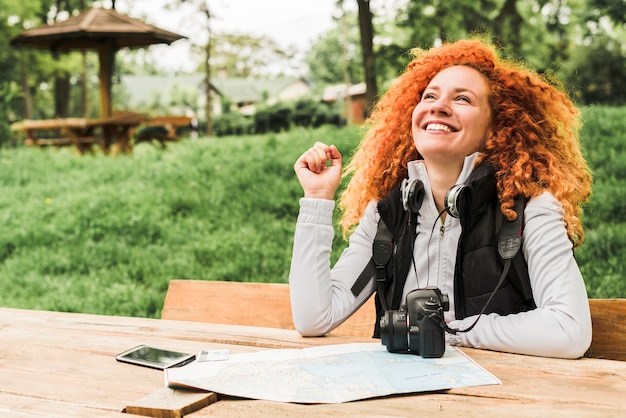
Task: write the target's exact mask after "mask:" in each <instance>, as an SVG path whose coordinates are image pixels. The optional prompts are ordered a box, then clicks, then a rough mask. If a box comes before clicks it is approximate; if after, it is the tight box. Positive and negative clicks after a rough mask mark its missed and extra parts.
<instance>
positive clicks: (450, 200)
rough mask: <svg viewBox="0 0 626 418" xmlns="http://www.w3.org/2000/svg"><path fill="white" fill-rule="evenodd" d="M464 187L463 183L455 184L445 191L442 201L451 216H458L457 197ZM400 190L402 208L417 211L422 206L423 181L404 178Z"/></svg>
mask: <svg viewBox="0 0 626 418" xmlns="http://www.w3.org/2000/svg"><path fill="white" fill-rule="evenodd" d="M465 187H467V186H466V185H464V184H455V185H454V186H452V187H451V188H450V189H449V190H448V191H447V192H446V197H445V198H444V202H443V203H444V207H445V211H446V212H448V214H449V215H450V216H452V217H453V218H458V217H459V197H460V196H461V191H462V190H463V189H465ZM400 191H401V195H402V207H404V210H406V211H407V212H408V211H410V212H412V213H417V212H418V211H419V210H420V208H421V207H422V200H423V199H424V183H422V181H421V180H419V179H414V180H409V179H404V180H402V184H401V185H400Z"/></svg>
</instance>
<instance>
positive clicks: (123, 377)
mask: <svg viewBox="0 0 626 418" xmlns="http://www.w3.org/2000/svg"><path fill="white" fill-rule="evenodd" d="M357 341H359V342H363V341H371V340H369V339H364V338H352V337H326V338H303V337H300V336H299V335H297V333H296V332H295V331H289V330H278V329H269V328H254V327H241V326H232V325H216V324H206V323H197V322H185V321H172V320H158V319H145V318H127V317H112V316H99V315H86V314H71V313H58V312H45V311H30V310H20V309H9V308H0V416H16V415H17V416H26V417H30V416H32V417H39V416H51V417H65V416H80V417H116V416H117V417H129V416H132V415H130V414H122V412H121V411H122V409H123V408H124V407H125V406H127V405H133V404H134V403H135V402H136V401H137V400H139V399H141V398H144V397H146V396H148V395H150V394H152V393H154V392H155V391H158V390H160V389H161V388H163V386H164V379H163V372H161V371H158V370H153V369H148V368H144V367H138V366H133V365H129V364H124V363H119V362H116V361H115V359H114V356H115V355H116V354H118V353H120V352H122V351H125V350H126V349H128V348H131V347H134V346H136V345H139V344H150V345H155V346H158V347H162V348H166V349H171V350H178V351H185V352H191V353H195V352H197V351H199V350H201V349H220V348H228V349H230V350H231V353H241V352H249V351H257V350H260V349H267V348H289V347H293V348H297V347H307V346H314V345H321V344H336V343H347V342H357ZM464 351H465V352H466V353H467V354H468V355H470V356H471V357H472V358H473V359H474V360H476V361H477V362H478V363H480V364H481V365H482V366H484V367H485V368H486V369H487V370H489V371H490V372H492V373H493V374H495V375H496V376H497V377H498V378H499V379H500V380H501V381H502V385H491V386H477V387H470V388H460V389H453V390H449V391H441V392H435V393H425V394H416V395H404V396H391V397H384V398H379V399H371V400H365V401H359V402H350V403H345V404H330V405H300V404H286V403H276V402H267V401H256V400H245V399H234V398H228V397H220V396H218V397H217V399H218V400H217V401H216V402H215V403H213V404H211V405H209V406H206V407H204V408H202V409H200V410H198V411H196V412H193V413H191V414H189V415H186V416H189V417H192V418H194V417H195V418H197V417H208V416H225V417H228V416H234V417H249V416H275V417H279V416H280V417H282V416H294V417H295V416H297V417H301V416H338V415H341V416H359V417H361V416H420V415H425V414H437V416H450V417H457V418H458V417H461V416H462V417H467V416H480V417H485V416H492V415H496V414H497V415H504V416H507V417H517V416H540V417H544V416H550V417H553V416H567V417H583V416H584V417H589V416H598V417H613V416H626V362H618V361H611V360H599V359H589V358H584V359H580V360H560V359H548V358H540V357H528V356H521V355H514V354H506V353H496V352H491V351H486V350H474V349H464ZM161 390H162V389H161Z"/></svg>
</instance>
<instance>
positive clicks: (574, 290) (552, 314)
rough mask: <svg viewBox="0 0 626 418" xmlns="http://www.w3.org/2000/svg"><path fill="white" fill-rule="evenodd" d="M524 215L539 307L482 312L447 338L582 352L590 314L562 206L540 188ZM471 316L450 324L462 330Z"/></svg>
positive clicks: (552, 353)
mask: <svg viewBox="0 0 626 418" xmlns="http://www.w3.org/2000/svg"><path fill="white" fill-rule="evenodd" d="M524 215H525V223H524V233H523V251H524V256H525V258H526V261H527V263H528V273H529V275H530V282H531V286H532V290H533V297H534V299H535V303H536V305H537V308H536V309H534V310H532V311H528V312H522V313H519V314H513V315H507V316H499V315H498V314H490V315H484V316H483V317H482V318H481V319H480V320H479V321H478V323H477V324H476V327H475V328H474V329H473V330H472V331H470V332H467V333H459V334H457V335H456V336H450V337H449V341H450V342H452V343H457V344H460V345H466V346H471V347H477V348H486V349H492V350H498V351H507V352H514V353H520V354H530V355H537V356H546V357H562V358H578V357H581V356H582V355H583V354H584V353H585V351H586V350H587V349H588V348H589V345H590V344H591V316H590V313H589V302H588V300H587V292H586V289H585V283H584V280H583V277H582V275H581V273H580V269H579V268H578V265H577V263H576V260H575V259H574V254H573V252H572V244H571V242H570V241H569V239H568V237H567V232H566V229H565V223H564V220H563V209H562V206H561V204H560V203H559V202H558V201H557V200H556V199H555V198H554V197H553V196H552V195H551V194H549V193H544V194H542V195H540V196H538V197H537V198H534V199H532V200H531V201H530V202H529V203H528V205H527V207H526V210H525V212H524ZM475 318H476V317H475V316H473V317H468V318H465V319H464V320H462V321H453V322H451V324H450V326H451V327H452V328H457V329H462V328H465V327H467V326H469V325H470V324H471V323H473V321H474V319H475Z"/></svg>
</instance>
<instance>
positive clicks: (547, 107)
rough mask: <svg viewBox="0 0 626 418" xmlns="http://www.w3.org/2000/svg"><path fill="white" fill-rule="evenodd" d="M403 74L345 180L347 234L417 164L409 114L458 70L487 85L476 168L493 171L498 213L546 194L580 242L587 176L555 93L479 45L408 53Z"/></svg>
mask: <svg viewBox="0 0 626 418" xmlns="http://www.w3.org/2000/svg"><path fill="white" fill-rule="evenodd" d="M413 52H414V54H415V58H414V59H413V61H412V62H411V63H410V64H409V65H408V66H407V68H406V70H405V72H404V73H403V74H402V75H401V76H400V77H399V78H398V79H397V80H396V82H395V83H394V84H393V86H391V88H390V89H389V90H388V92H387V93H386V94H385V95H384V96H383V97H382V98H381V99H380V101H379V102H378V103H377V105H376V107H375V109H374V110H373V112H372V115H371V117H370V118H369V120H368V124H367V125H366V126H367V127H368V130H367V133H366V134H365V136H364V137H363V139H362V141H361V143H360V145H359V147H358V148H357V150H356V152H355V154H354V155H353V156H352V158H351V161H350V163H349V164H348V165H347V166H346V170H345V172H344V175H345V176H351V179H350V182H349V184H348V186H347V188H346V190H345V191H344V192H343V193H342V195H341V199H340V209H341V210H342V211H343V217H342V219H341V223H340V224H341V226H342V227H343V229H344V232H346V233H347V232H349V231H350V230H351V229H352V228H353V227H354V226H355V225H356V224H357V223H358V222H359V219H360V218H361V216H362V215H363V211H364V210H365V207H366V206H367V204H368V203H369V202H370V201H371V200H380V199H382V198H383V197H384V196H385V195H386V194H387V193H389V191H390V190H391V189H392V188H393V187H394V186H395V185H397V184H398V183H399V182H400V181H401V180H402V179H403V178H404V177H406V175H407V163H408V162H409V161H412V160H416V159H421V156H420V155H419V154H418V152H417V150H416V149H415V145H414V142H413V137H412V134H411V113H412V111H413V108H414V107H415V106H416V105H417V103H418V102H419V100H420V97H421V94H422V92H423V91H424V89H425V88H426V87H427V86H428V84H429V83H430V81H431V80H432V78H433V77H434V76H435V75H436V74H437V73H439V72H440V71H441V70H443V69H445V68H447V67H450V66H454V65H466V66H469V67H472V68H474V69H476V70H478V71H479V72H480V73H482V74H483V75H484V76H485V77H486V78H487V80H488V83H489V86H490V97H489V101H490V104H491V108H492V115H491V122H492V125H491V126H492V130H493V132H494V135H493V136H492V137H491V138H490V139H489V140H488V141H487V143H486V144H485V149H484V150H482V152H483V154H482V155H481V157H480V158H479V160H478V162H477V164H478V163H480V162H483V161H489V162H490V163H492V164H493V165H494V167H495V168H496V178H497V183H498V194H499V198H500V201H501V202H502V205H501V209H502V212H503V213H504V214H505V216H506V217H507V218H508V219H514V218H515V216H516V214H515V211H514V210H513V205H514V199H515V197H516V196H517V195H519V194H520V193H522V194H523V195H524V196H526V197H528V198H532V197H534V196H537V195H539V194H541V193H542V192H544V191H549V192H551V193H552V194H553V195H554V196H555V197H556V198H557V199H558V200H559V201H560V202H561V203H562V205H563V208H564V211H565V223H566V227H567V234H568V237H569V239H570V240H571V241H572V243H573V245H574V246H578V245H580V244H581V243H582V240H583V235H584V233H583V228H582V224H581V222H580V214H581V205H582V204H583V203H584V202H586V201H587V200H588V198H589V196H590V194H591V183H592V177H591V173H590V170H589V168H588V166H587V163H586V162H585V159H584V158H583V155H582V153H581V149H580V142H579V137H578V130H579V128H580V113H579V111H578V109H577V108H576V106H575V105H574V104H573V103H572V101H571V100H570V99H569V97H568V96H567V94H566V93H565V92H564V90H563V89H562V87H561V86H560V85H559V84H558V83H556V82H552V83H550V82H548V81H547V80H546V79H545V78H544V77H542V76H541V75H539V74H538V73H536V72H535V71H532V70H530V69H527V68H525V67H524V66H523V65H521V64H519V63H515V62H512V61H509V60H505V59H503V58H501V57H499V55H498V53H497V51H496V49H495V48H494V47H493V46H492V45H490V44H488V43H486V42H483V41H480V40H462V41H457V42H455V43H449V44H444V45H442V46H441V47H438V48H432V49H430V50H421V49H416V50H414V51H413Z"/></svg>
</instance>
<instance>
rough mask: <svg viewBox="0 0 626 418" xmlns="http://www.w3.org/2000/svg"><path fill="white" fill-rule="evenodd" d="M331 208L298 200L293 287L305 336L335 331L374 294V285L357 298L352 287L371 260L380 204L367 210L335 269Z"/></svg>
mask: <svg viewBox="0 0 626 418" xmlns="http://www.w3.org/2000/svg"><path fill="white" fill-rule="evenodd" d="M333 208H334V201H331V200H322V199H307V198H305V199H301V200H300V213H299V215H298V222H297V224H296V231H295V237H294V246H293V256H292V260H291V270H290V272H289V287H290V292H291V310H292V314H293V322H294V324H295V327H296V330H297V331H298V332H299V333H300V334H302V335H304V336H319V335H324V334H326V333H327V332H329V331H331V330H333V329H334V328H336V327H337V326H339V325H340V324H341V323H342V322H343V321H345V320H346V319H347V318H348V317H349V316H350V315H351V314H352V313H353V312H354V311H356V310H357V309H358V308H359V307H360V306H361V305H362V304H363V303H365V301H367V299H368V298H369V296H370V295H371V294H372V293H373V292H374V290H375V283H374V281H372V282H371V283H370V284H369V285H368V286H367V287H366V288H365V289H364V290H363V291H362V292H361V293H360V294H359V296H358V297H357V298H355V297H354V295H353V294H352V291H351V290H350V289H351V287H352V285H353V284H354V282H355V281H356V279H357V277H358V276H359V275H360V274H361V271H362V270H363V269H364V268H365V266H366V265H367V263H368V262H369V260H370V258H371V257H372V241H373V239H374V236H375V235H376V228H377V223H378V215H377V212H376V204H375V203H371V204H370V205H369V206H368V207H367V209H366V210H365V213H364V216H363V218H362V219H361V222H360V223H359V226H358V227H357V228H356V230H355V231H354V233H353V234H352V235H351V236H350V242H349V246H348V247H347V248H346V249H345V250H344V252H343V253H342V254H341V257H340V258H339V260H338V261H337V263H336V264H335V266H334V267H333V268H332V270H331V267H330V253H331V248H332V241H333V236H334V230H333V226H332V213H333ZM373 326H374V324H372V328H373Z"/></svg>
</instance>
